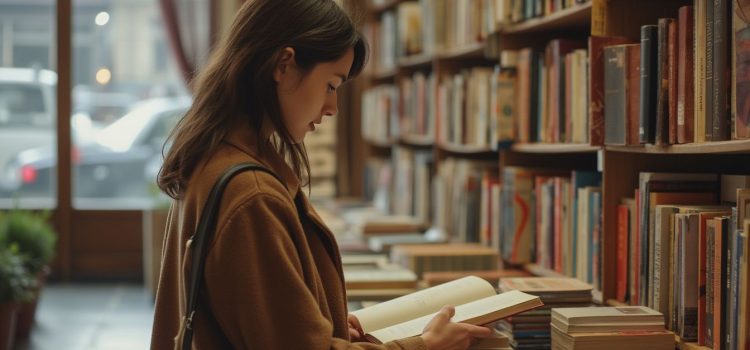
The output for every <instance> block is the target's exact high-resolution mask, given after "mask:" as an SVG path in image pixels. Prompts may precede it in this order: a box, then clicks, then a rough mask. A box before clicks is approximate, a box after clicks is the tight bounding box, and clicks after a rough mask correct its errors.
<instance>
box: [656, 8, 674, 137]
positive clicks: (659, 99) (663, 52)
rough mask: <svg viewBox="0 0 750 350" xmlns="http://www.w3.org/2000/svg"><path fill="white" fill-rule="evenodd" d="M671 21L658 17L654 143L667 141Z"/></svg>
mask: <svg viewBox="0 0 750 350" xmlns="http://www.w3.org/2000/svg"><path fill="white" fill-rule="evenodd" d="M672 21H673V19H671V18H660V19H659V27H658V34H657V35H658V39H657V40H658V42H657V46H656V47H657V64H656V75H657V78H656V81H657V86H656V91H655V97H656V130H655V136H654V137H655V139H654V144H656V145H664V144H667V143H668V142H669V78H670V75H669V27H670V26H671V24H672Z"/></svg>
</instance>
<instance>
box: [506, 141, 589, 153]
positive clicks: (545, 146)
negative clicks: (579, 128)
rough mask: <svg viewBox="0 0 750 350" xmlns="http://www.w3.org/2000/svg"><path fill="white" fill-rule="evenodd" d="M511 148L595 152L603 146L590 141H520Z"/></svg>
mask: <svg viewBox="0 0 750 350" xmlns="http://www.w3.org/2000/svg"><path fill="white" fill-rule="evenodd" d="M511 149H512V150H514V151H516V152H520V153H595V152H598V151H600V150H601V149H602V148H601V147H598V146H591V145H590V144H588V143H569V144H559V143H518V144H514V145H513V146H512V147H511Z"/></svg>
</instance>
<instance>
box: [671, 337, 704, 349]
mask: <svg viewBox="0 0 750 350" xmlns="http://www.w3.org/2000/svg"><path fill="white" fill-rule="evenodd" d="M674 341H675V343H676V347H677V348H678V349H681V350H711V348H709V347H707V346H700V345H698V343H693V342H685V341H683V340H682V338H680V336H679V335H677V334H675V335H674Z"/></svg>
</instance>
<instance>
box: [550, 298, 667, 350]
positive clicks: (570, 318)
mask: <svg viewBox="0 0 750 350" xmlns="http://www.w3.org/2000/svg"><path fill="white" fill-rule="evenodd" d="M674 348H675V337H674V333H672V332H670V331H667V330H666V329H665V328H664V316H663V315H662V314H661V313H660V312H658V311H655V310H652V309H650V308H648V307H645V306H620V307H581V308H564V309H563V308H561V309H558V308H554V309H552V349H555V350H586V349H592V350H593V349H607V350H631V349H638V350H672V349H674Z"/></svg>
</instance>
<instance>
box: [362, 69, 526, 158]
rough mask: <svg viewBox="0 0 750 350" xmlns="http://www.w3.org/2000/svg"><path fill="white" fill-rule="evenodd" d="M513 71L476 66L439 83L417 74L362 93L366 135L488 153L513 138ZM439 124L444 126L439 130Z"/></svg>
mask: <svg viewBox="0 0 750 350" xmlns="http://www.w3.org/2000/svg"><path fill="white" fill-rule="evenodd" d="M514 90H515V74H514V70H513V69H501V68H500V66H499V65H497V66H496V67H495V68H492V67H474V68H471V69H466V70H464V71H461V72H460V73H458V74H455V75H452V76H444V77H443V78H442V79H440V80H439V81H438V79H437V78H436V77H435V75H434V74H425V73H424V72H416V73H414V75H413V76H412V77H407V78H404V79H401V80H400V81H399V82H398V84H397V85H392V84H383V85H377V86H375V87H372V88H370V89H368V90H367V91H365V92H364V93H363V103H362V118H363V123H362V133H363V135H364V136H365V138H367V139H370V140H382V141H383V142H386V141H387V140H397V139H404V140H409V139H416V140H421V141H426V142H428V143H431V142H433V141H434V140H435V136H436V135H437V140H438V143H440V144H454V145H470V146H475V147H479V148H486V149H490V148H493V147H495V146H496V145H497V144H498V142H501V141H510V140H512V139H513V138H514V134H515V132H514V126H515V122H514V119H513V112H514V110H513V105H514V99H515V91H514ZM438 125H440V127H438Z"/></svg>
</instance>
